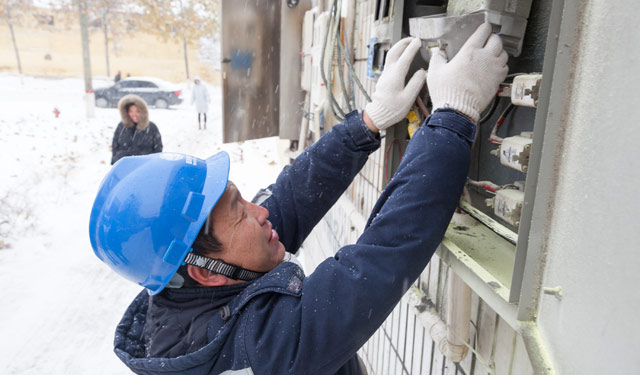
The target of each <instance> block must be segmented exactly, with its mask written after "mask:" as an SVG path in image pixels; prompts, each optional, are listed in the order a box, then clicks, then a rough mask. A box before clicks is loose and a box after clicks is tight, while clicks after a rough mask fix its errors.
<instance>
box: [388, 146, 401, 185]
mask: <svg viewBox="0 0 640 375" xmlns="http://www.w3.org/2000/svg"><path fill="white" fill-rule="evenodd" d="M394 143H395V144H396V145H397V146H398V157H399V158H400V159H402V146H400V140H399V139H398V138H394V139H392V140H391V142H389V144H388V145H387V148H386V150H385V152H384V166H385V168H384V183H385V185H386V184H388V183H389V167H391V166H390V165H389V151H390V150H391V147H392V146H393V144H394Z"/></svg>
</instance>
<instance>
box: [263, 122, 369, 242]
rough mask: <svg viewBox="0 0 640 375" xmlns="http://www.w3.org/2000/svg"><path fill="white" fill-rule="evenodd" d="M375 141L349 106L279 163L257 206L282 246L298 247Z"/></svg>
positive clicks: (345, 184)
mask: <svg viewBox="0 0 640 375" xmlns="http://www.w3.org/2000/svg"><path fill="white" fill-rule="evenodd" d="M379 146H380V140H379V138H378V137H377V136H376V135H374V133H372V132H371V131H370V130H369V129H368V128H367V127H366V125H365V124H364V122H363V121H362V116H361V114H360V113H358V112H355V111H354V112H351V113H350V114H348V115H347V118H346V120H345V122H344V123H342V124H339V125H336V126H334V127H333V128H332V129H331V130H330V131H329V132H328V133H326V134H325V135H324V136H323V137H322V138H320V140H318V142H316V143H315V144H314V145H312V146H311V147H309V148H307V149H306V150H305V151H304V152H303V153H302V154H301V155H300V156H298V157H297V158H296V160H295V161H294V162H293V163H292V164H291V165H289V166H287V167H285V169H284V170H283V171H282V172H281V173H280V175H279V176H278V179H277V180H276V182H275V183H274V184H272V185H271V186H270V187H269V188H268V189H269V190H270V191H271V193H272V194H271V196H270V197H269V198H268V199H267V200H266V201H265V202H263V203H262V205H263V206H264V207H266V208H267V209H268V210H269V221H271V223H272V224H273V227H274V229H275V230H276V231H277V232H278V234H279V236H280V241H282V243H283V244H284V247H285V249H287V251H289V252H293V253H295V252H297V251H298V248H299V247H300V245H301V244H302V242H303V241H304V239H305V238H306V237H307V235H309V233H310V232H311V230H312V229H313V227H314V226H315V225H316V224H317V223H318V221H320V219H321V218H322V217H323V216H324V215H325V214H326V212H327V211H328V210H329V209H330V208H331V206H333V204H334V203H335V202H336V201H337V200H338V198H339V197H340V195H342V193H343V192H344V191H345V190H346V188H347V187H348V186H349V184H351V181H353V178H354V177H355V176H356V174H357V173H358V172H359V171H360V169H362V166H364V164H365V163H366V161H367V157H368V155H369V154H370V153H371V152H373V151H375V150H376V149H378V147H379Z"/></svg>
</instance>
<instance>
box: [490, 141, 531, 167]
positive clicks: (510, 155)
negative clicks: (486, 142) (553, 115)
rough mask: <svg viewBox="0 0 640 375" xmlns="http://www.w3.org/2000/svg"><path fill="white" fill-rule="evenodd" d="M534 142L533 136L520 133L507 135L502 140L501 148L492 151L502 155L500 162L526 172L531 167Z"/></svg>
mask: <svg viewBox="0 0 640 375" xmlns="http://www.w3.org/2000/svg"><path fill="white" fill-rule="evenodd" d="M532 142H533V141H532V140H531V138H527V137H523V136H519V135H516V136H513V137H507V138H504V139H503V140H502V144H500V148H499V149H498V150H494V151H491V153H492V154H494V155H496V154H498V156H500V164H502V165H504V166H506V167H509V168H513V169H515V170H518V171H520V172H526V171H527V169H528V168H529V156H530V154H531V143H532Z"/></svg>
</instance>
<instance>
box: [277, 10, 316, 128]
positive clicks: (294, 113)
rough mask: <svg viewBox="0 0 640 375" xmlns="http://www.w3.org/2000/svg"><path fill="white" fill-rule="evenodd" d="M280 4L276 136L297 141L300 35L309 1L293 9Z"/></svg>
mask: <svg viewBox="0 0 640 375" xmlns="http://www.w3.org/2000/svg"><path fill="white" fill-rule="evenodd" d="M289 3H290V2H287V1H283V2H282V5H281V8H282V13H281V30H282V31H281V33H280V39H281V41H280V48H281V49H280V89H279V94H280V95H279V96H280V98H279V100H280V106H279V108H280V116H279V118H280V121H279V123H278V125H279V129H280V131H279V136H280V138H282V139H290V140H297V139H298V137H299V135H300V121H301V120H302V112H303V108H302V103H303V102H304V91H303V90H302V88H301V87H300V79H299V78H298V77H300V70H301V61H302V56H301V54H300V53H301V51H302V33H301V32H293V30H301V28H302V20H303V18H304V15H305V12H306V11H308V10H309V9H311V0H302V1H298V2H297V4H296V5H295V6H290V5H289Z"/></svg>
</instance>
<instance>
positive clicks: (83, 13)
mask: <svg viewBox="0 0 640 375" xmlns="http://www.w3.org/2000/svg"><path fill="white" fill-rule="evenodd" d="M78 13H79V16H80V34H81V36H82V64H83V67H84V90H85V91H86V92H93V85H92V84H91V54H90V52H89V31H88V27H87V4H86V3H85V0H78Z"/></svg>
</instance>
